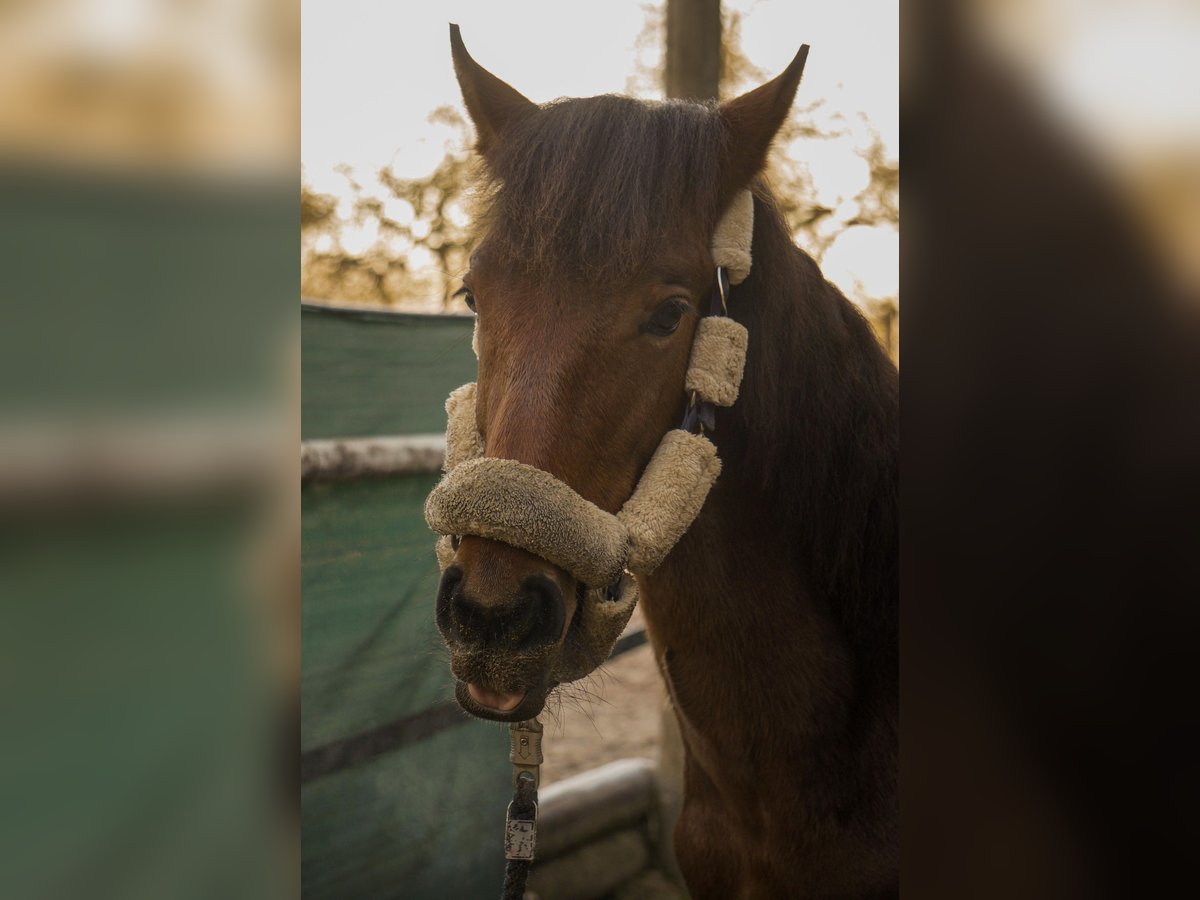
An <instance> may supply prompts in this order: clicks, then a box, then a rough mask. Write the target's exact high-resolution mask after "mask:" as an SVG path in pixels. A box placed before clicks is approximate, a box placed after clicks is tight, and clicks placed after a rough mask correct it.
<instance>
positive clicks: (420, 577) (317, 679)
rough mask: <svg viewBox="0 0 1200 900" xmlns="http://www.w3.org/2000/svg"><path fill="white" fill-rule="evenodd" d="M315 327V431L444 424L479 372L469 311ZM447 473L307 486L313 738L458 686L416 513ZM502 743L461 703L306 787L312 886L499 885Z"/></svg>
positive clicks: (493, 888) (311, 427)
mask: <svg viewBox="0 0 1200 900" xmlns="http://www.w3.org/2000/svg"><path fill="white" fill-rule="evenodd" d="M302 322H303V328H304V332H303V346H304V358H303V387H304V401H303V403H304V407H303V408H304V424H303V434H304V436H305V437H306V438H317V437H320V438H330V437H362V436H370V435H381V434H415V433H429V432H437V431H441V430H442V429H443V428H444V427H445V414H444V412H443V410H442V404H443V403H444V401H445V396H446V394H448V393H449V392H450V390H451V389H452V388H454V387H457V386H458V385H460V384H462V383H464V382H466V381H470V380H472V379H473V378H474V376H475V359H474V357H473V356H472V354H471V349H470V342H471V320H470V319H463V318H453V319H446V320H441V319H435V318H432V317H427V316H387V315H367V316H363V315H357V314H353V313H351V314H339V313H332V312H317V311H312V310H306V311H305V313H304V315H303V317H302ZM434 478H435V476H433V475H429V476H419V477H402V478H384V479H367V480H361V481H353V482H337V483H319V482H318V483H314V484H310V485H307V486H305V487H304V489H303V492H302V538H301V541H302V543H301V546H302V551H303V561H302V567H301V572H302V579H303V580H302V587H303V684H302V723H301V749H302V751H305V752H310V751H314V750H317V749H318V748H321V747H324V746H328V745H329V744H331V743H334V742H337V741H344V740H346V739H353V738H354V737H355V736H356V735H357V736H361V735H363V734H364V733H369V732H370V731H371V730H372V729H379V728H382V727H384V726H387V725H389V724H391V723H394V722H396V721H397V720H401V719H404V718H406V717H410V716H413V715H418V714H420V713H422V712H424V711H426V710H428V709H430V708H431V707H433V706H435V705H437V704H439V703H444V702H445V701H447V700H449V699H450V698H451V697H452V696H453V690H452V680H451V678H450V673H449V669H448V666H447V663H446V658H445V654H444V652H443V651H442V645H441V639H440V637H439V636H438V634H437V629H436V627H435V625H434V621H433V598H434V591H435V588H436V585H437V578H438V573H437V564H436V562H435V560H434V556H433V535H432V534H431V533H430V531H429V529H428V527H427V526H426V525H425V521H424V518H423V516H422V512H421V508H422V504H423V502H424V499H425V495H426V494H427V493H428V492H429V489H430V488H431V487H432V486H433V483H434ZM507 752H508V736H507V729H506V728H505V727H503V726H499V725H491V724H488V723H484V722H480V721H477V720H471V719H468V718H467V717H466V716H465V714H464V716H463V719H462V721H461V723H459V724H455V725H453V726H452V727H450V728H448V729H444V730H441V731H439V732H437V733H435V734H432V735H430V736H427V737H423V738H421V739H419V740H416V741H413V742H410V743H407V744H406V745H404V746H401V747H399V748H397V749H394V750H392V751H390V752H388V753H385V754H384V755H381V756H375V757H374V758H371V759H369V761H366V762H362V763H359V764H357V765H352V766H348V767H345V768H342V769H340V770H339V771H336V772H333V773H331V774H326V775H323V776H321V777H318V778H315V779H313V780H310V781H308V782H306V783H305V785H304V787H303V790H302V816H303V840H304V853H303V864H302V876H303V894H304V896H305V897H306V898H310V900H318V898H319V900H325V898H329V900H334V898H336V900H356V898H384V897H396V898H399V897H404V898H415V900H419V898H438V900H443V898H466V900H470V898H474V897H486V898H490V897H493V896H495V895H496V893H497V892H498V890H499V886H500V881H501V878H502V876H503V871H504V861H503V853H502V848H501V841H502V837H503V834H502V832H503V822H504V809H505V806H506V804H507V802H508V800H509V798H510V786H509V779H510V767H509V765H508V758H507Z"/></svg>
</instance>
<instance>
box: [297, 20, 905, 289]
mask: <svg viewBox="0 0 1200 900" xmlns="http://www.w3.org/2000/svg"><path fill="white" fill-rule="evenodd" d="M644 5H645V4H644V0H603V2H601V0H587V2H581V0H514V2H498V0H450V2H445V3H438V4H433V3H401V2H395V0H303V2H302V7H301V9H302V16H303V32H302V38H301V40H302V45H301V60H302V74H301V79H302V81H301V86H302V94H301V96H302V103H303V119H302V126H301V136H302V145H301V159H302V161H303V163H304V171H305V177H306V179H307V180H308V182H309V184H311V185H312V187H313V188H314V189H316V190H318V191H322V192H328V193H333V194H339V195H340V194H344V193H345V179H344V178H343V177H342V176H341V175H339V174H337V173H336V171H335V167H336V166H337V165H338V164H341V163H345V164H348V165H350V166H351V167H353V169H354V170H355V176H356V178H358V179H359V180H360V181H362V182H363V183H364V184H366V185H368V186H370V185H372V184H373V182H374V178H373V174H372V173H374V172H375V171H376V170H378V169H379V168H381V167H383V166H387V165H391V166H392V167H393V168H394V169H395V170H396V171H397V173H398V174H399V175H401V176H402V177H418V176H421V175H424V174H426V173H428V172H429V171H431V170H432V169H433V168H434V166H435V165H436V164H437V162H438V161H439V160H440V159H441V158H442V156H443V154H444V151H445V142H446V141H447V140H452V139H453V138H454V136H453V134H452V132H451V131H450V130H448V129H445V128H442V127H439V126H432V125H430V124H429V122H428V121H427V120H428V116H429V114H430V112H431V111H432V110H433V109H435V108H436V107H438V106H443V105H447V104H449V105H453V106H455V107H456V108H458V109H459V110H460V111H461V110H462V104H461V98H460V95H459V91H458V85H457V83H456V82H455V80H454V72H453V67H452V64H451V60H450V45H449V36H448V23H449V22H457V23H458V24H459V25H460V26H461V27H462V33H463V39H464V41H465V42H466V44H467V48H468V49H469V50H470V51H471V55H472V56H474V57H475V59H476V60H478V61H479V62H480V63H481V64H482V65H483V66H485V67H486V68H488V69H489V70H491V71H492V72H493V73H495V74H496V75H497V76H499V77H500V78H502V79H504V80H505V81H507V82H509V83H510V84H512V85H513V86H514V87H515V88H517V90H519V91H521V92H522V93H523V94H525V95H526V96H527V97H529V98H530V99H531V100H534V101H535V102H545V101H547V100H552V99H554V98H556V97H563V96H591V95H594V94H602V93H623V92H626V90H627V86H628V82H629V79H630V77H631V76H633V75H634V73H635V70H636V67H637V62H638V60H637V56H636V50H635V42H636V40H637V38H638V35H639V33H640V32H641V31H642V30H643V27H644V25H645V22H646V18H647V14H646V11H645V9H644ZM724 6H725V8H726V9H727V10H736V11H739V12H741V13H742V14H743V18H742V31H741V38H742V50H743V52H744V53H745V54H746V56H747V58H748V59H749V60H750V62H751V63H752V64H754V65H756V66H758V67H759V68H761V69H763V70H765V71H766V72H768V73H769V74H770V75H771V76H773V75H775V74H777V73H778V72H780V71H782V70H783V68H784V67H785V66H786V65H787V64H788V63H789V62H790V61H791V59H792V57H793V56H794V55H795V53H796V50H797V49H799V47H800V45H801V44H804V43H807V44H810V45H811V47H812V50H811V52H810V54H809V58H808V64H807V67H806V69H805V74H804V81H803V82H802V84H801V86H800V92H799V95H798V98H797V105H807V104H809V103H811V102H812V101H814V100H816V99H818V98H821V99H824V100H826V102H827V107H828V109H829V110H830V111H837V112H841V113H842V114H843V115H845V116H846V118H847V119H851V120H854V119H856V118H857V117H858V116H859V115H860V114H862V115H865V116H866V118H867V119H868V120H869V122H870V127H871V128H873V129H874V130H875V131H877V132H878V133H879V135H880V136H881V138H882V139H883V141H884V143H885V145H886V147H887V149H888V153H889V155H890V156H892V157H893V158H895V157H898V155H899V114H898V109H897V104H898V100H897V93H898V79H899V74H898V68H899V23H898V10H897V4H896V3H895V2H894V0H892V2H881V0H837V2H834V3H830V2H828V0H825V2H822V3H816V2H811V0H725V4H724ZM653 52H654V53H655V54H657V53H660V52H661V48H655V49H654V51H653ZM643 61H644V62H653V61H654V60H653V59H649V58H648V59H645V60H643ZM863 127H865V126H860V128H859V134H858V141H857V143H858V144H860V145H863V144H865V143H866V141H865V139H863V131H862V128H863ZM855 146H856V142H855V140H853V139H847V140H842V141H833V142H821V145H820V146H808V147H805V148H796V150H797V152H798V153H801V154H802V155H801V156H800V157H799V158H802V159H804V160H805V161H806V162H807V163H808V164H809V168H810V171H811V173H812V175H813V178H814V181H815V182H816V186H817V188H818V191H819V196H820V199H821V200H822V202H828V201H832V202H833V203H834V205H836V204H837V203H838V202H839V201H840V200H841V199H844V198H848V197H851V196H853V194H854V193H856V192H857V191H858V190H860V189H861V188H862V187H863V186H865V184H866V165H865V163H864V162H863V161H862V160H861V159H860V158H859V157H858V156H856V155H855V153H854V149H855ZM859 230H860V231H861V230H862V229H859ZM874 230H878V229H874ZM886 231H887V232H889V233H888V234H877V235H863V234H858V235H851V236H850V240H849V241H848V243H847V247H845V248H840V249H839V248H838V247H837V246H836V245H835V247H834V248H833V249H831V251H830V252H831V255H832V258H831V259H830V260H829V263H830V264H831V265H834V266H837V267H840V268H845V267H846V266H847V265H851V267H852V268H854V269H855V271H854V272H853V273H851V272H849V271H848V270H847V271H846V272H840V271H839V272H833V271H827V273H826V274H827V275H828V276H829V277H830V278H832V279H833V280H834V281H836V282H838V283H839V284H841V285H842V287H843V288H844V289H846V290H848V291H849V290H850V289H852V287H853V284H851V283H849V281H850V280H854V281H857V283H858V284H859V285H864V286H866V285H869V286H870V293H871V294H872V295H873V296H880V297H882V296H894V295H895V294H896V292H897V288H898V269H899V251H898V236H897V235H896V234H895V230H894V229H890V228H889V229H886ZM858 248H862V252H856V251H857V249H858ZM833 250H839V252H838V253H834V252H833ZM839 258H846V259H848V260H852V261H853V262H852V264H850V263H846V262H841V263H839V262H838V260H839ZM826 268H827V270H828V269H829V268H830V266H829V265H827V267H826Z"/></svg>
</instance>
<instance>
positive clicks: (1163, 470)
mask: <svg viewBox="0 0 1200 900" xmlns="http://www.w3.org/2000/svg"><path fill="white" fill-rule="evenodd" d="M1098 6H1099V5H1098ZM1162 6H1164V5H1163V4H1160V5H1158V6H1156V7H1155V9H1153V10H1150V9H1142V8H1139V6H1138V5H1137V4H1132V3H1116V4H1107V5H1104V8H1103V9H1100V8H1096V9H1094V10H1093V9H1090V8H1089V9H1082V8H1071V7H1068V6H1067V5H1065V4H1046V3H1019V4H1011V5H1009V6H1008V7H1005V5H1003V4H984V3H976V4H950V3H942V2H931V0H926V2H921V3H915V2H913V3H908V4H906V5H905V7H904V9H903V17H904V18H903V22H902V35H903V37H902V44H903V59H904V71H903V76H902V114H903V123H904V124H903V131H904V134H903V141H904V175H903V182H902V191H903V193H904V204H905V210H906V212H905V226H904V231H903V235H904V236H903V246H904V257H905V258H904V265H903V269H902V271H903V282H904V283H903V293H904V295H905V297H906V301H905V321H904V327H905V363H904V371H903V377H902V396H903V408H904V415H903V419H902V432H903V438H902V441H901V446H902V448H903V451H902V452H903V473H904V474H903V502H902V510H903V519H904V522H903V531H902V535H903V550H902V571H903V573H904V574H903V595H902V596H903V609H904V612H903V623H904V626H903V627H904V638H903V640H904V650H903V660H904V663H903V666H904V679H903V682H904V734H903V740H902V748H903V751H902V752H903V757H904V760H903V764H902V772H903V782H904V795H905V799H904V803H903V809H904V835H905V876H904V884H905V889H906V892H908V893H910V894H911V895H912V896H918V897H923V898H924V897H956V898H961V897H1023V898H1039V897H1046V898H1050V897H1054V898H1069V897H1090V898H1095V897H1107V896H1113V897H1123V896H1129V897H1146V896H1162V895H1165V894H1167V893H1168V892H1170V891H1171V890H1172V888H1174V887H1175V886H1176V885H1177V884H1180V883H1186V881H1185V880H1183V879H1186V878H1187V873H1186V872H1185V869H1186V868H1188V867H1190V860H1191V858H1192V855H1193V854H1192V850H1193V848H1194V846H1195V844H1194V840H1193V839H1194V836H1195V832H1196V824H1195V821H1196V820H1195V817H1194V815H1193V809H1194V804H1195V802H1196V799H1197V797H1196V787H1197V769H1196V758H1197V754H1196V750H1197V748H1196V741H1195V738H1194V737H1193V736H1192V735H1193V733H1194V729H1193V728H1191V723H1190V721H1189V718H1190V712H1189V711H1190V710H1191V709H1192V708H1193V707H1194V705H1195V703H1194V694H1193V691H1192V683H1193V681H1194V679H1193V678H1192V677H1190V675H1191V673H1190V671H1189V670H1190V669H1191V662H1192V657H1193V655H1194V654H1192V653H1191V652H1190V651H1191V649H1192V644H1194V641H1195V637H1194V635H1195V634H1196V629H1197V626H1198V625H1200V615H1198V610H1197V607H1196V598H1197V596H1200V593H1198V591H1197V586H1196V585H1197V577H1196V564H1197V559H1200V552H1198V551H1200V541H1198V533H1197V525H1198V522H1200V519H1198V517H1197V514H1196V510H1197V509H1198V508H1200V465H1198V462H1200V400H1198V398H1200V342H1198V340H1197V337H1198V335H1200V331H1198V321H1197V316H1198V311H1200V303H1198V293H1200V292H1198V290H1197V288H1198V281H1197V279H1196V269H1195V262H1196V259H1197V258H1198V257H1197V256H1196V254H1195V249H1196V248H1197V246H1200V244H1198V243H1197V238H1198V237H1200V229H1198V228H1197V225H1198V223H1200V204H1198V203H1197V197H1198V193H1197V191H1196V190H1195V185H1196V184H1197V182H1198V180H1200V153H1198V152H1197V151H1198V150H1200V147H1197V146H1196V135H1197V132H1196V130H1195V123H1194V122H1188V121H1184V120H1183V119H1182V118H1181V119H1180V120H1179V121H1178V122H1177V123H1175V124H1177V125H1178V128H1176V129H1174V130H1173V131H1172V129H1171V128H1166V129H1164V131H1163V132H1162V134H1161V135H1151V134H1150V133H1148V132H1147V133H1144V134H1141V135H1131V134H1129V132H1131V131H1132V130H1133V129H1136V128H1138V127H1142V125H1141V123H1140V122H1139V121H1134V120H1132V119H1130V120H1129V121H1126V120H1124V119H1123V118H1122V116H1125V115H1132V113H1130V111H1129V110H1130V107H1128V106H1126V107H1121V106H1119V105H1118V104H1117V103H1115V102H1113V103H1107V102H1106V98H1105V97H1103V96H1102V97H1094V96H1091V95H1090V94H1089V93H1088V90H1087V89H1086V87H1087V86H1088V85H1093V84H1094V85H1096V90H1102V89H1104V87H1105V86H1106V85H1108V84H1111V83H1113V79H1114V77H1119V78H1121V79H1124V80H1125V81H1126V82H1127V84H1126V93H1129V91H1137V92H1142V93H1143V95H1144V96H1145V98H1146V102H1147V103H1151V102H1152V101H1153V100H1154V97H1155V94H1156V92H1161V91H1164V90H1168V91H1169V90H1178V91H1187V90H1190V91H1191V92H1192V96H1194V93H1195V92H1194V90H1193V89H1192V88H1191V87H1187V88H1185V87H1184V84H1182V83H1180V84H1175V85H1167V84H1162V83H1159V82H1157V81H1156V79H1155V78H1154V77H1153V74H1152V72H1151V71H1150V70H1148V69H1147V68H1146V67H1145V66H1144V63H1145V61H1146V60H1147V59H1152V58H1153V57H1154V56H1155V55H1156V54H1162V53H1170V52H1173V51H1174V50H1177V49H1178V47H1179V45H1180V43H1181V42H1180V41H1179V40H1176V39H1175V38H1174V37H1173V35H1172V34H1171V33H1170V32H1169V31H1167V30H1163V29H1159V30H1155V29H1154V28H1145V27H1140V26H1141V24H1142V18H1141V17H1142V14H1143V13H1144V14H1145V15H1146V16H1150V14H1151V13H1152V12H1154V13H1156V14H1157V13H1161V12H1162V9H1161V8H1160V7H1162ZM1165 6H1167V7H1171V8H1172V9H1173V10H1174V12H1175V13H1177V14H1178V15H1177V18H1176V19H1171V18H1170V17H1167V18H1165V19H1164V18H1161V17H1160V19H1161V21H1173V22H1175V23H1176V24H1175V26H1174V27H1175V28H1178V29H1189V28H1190V29H1192V31H1191V32H1190V33H1192V34H1197V33H1200V28H1198V19H1197V15H1196V10H1195V8H1194V6H1192V7H1185V6H1184V5H1183V4H1174V5H1172V4H1165ZM1002 7H1004V8H1002ZM1119 16H1124V18H1123V19H1120V18H1119ZM1114 17H1118V18H1117V19H1114ZM1113 21H1119V22H1124V23H1126V25H1125V31H1126V33H1127V34H1128V35H1129V36H1130V37H1129V39H1128V40H1127V41H1126V42H1125V46H1124V49H1123V51H1120V52H1114V53H1113V54H1112V55H1111V56H1110V57H1108V58H1104V57H1097V58H1096V60H1095V63H1096V64H1097V65H1099V68H1097V69H1096V70H1095V71H1093V70H1090V69H1087V68H1086V67H1085V68H1082V69H1079V70H1078V71H1072V70H1068V71H1067V74H1068V75H1071V76H1072V78H1073V79H1074V80H1073V81H1072V80H1071V78H1068V79H1066V81H1067V82H1068V83H1070V84H1073V86H1074V89H1073V91H1065V90H1063V89H1062V86H1063V83H1064V82H1063V81H1061V80H1057V79H1056V76H1055V73H1056V72H1057V71H1060V70H1061V69H1062V67H1063V66H1066V65H1069V64H1071V61H1072V60H1074V59H1076V58H1077V56H1078V50H1079V48H1080V47H1081V46H1083V47H1087V46H1091V44H1089V43H1088V42H1089V41H1091V42H1093V43H1094V40H1093V38H1094V35H1095V33H1096V31H1097V29H1101V28H1110V29H1111V28H1112V27H1113V25H1112V23H1113ZM1155 21H1159V19H1156V20H1155ZM1138 41H1141V42H1146V41H1149V42H1150V45H1149V46H1145V45H1143V43H1139V42H1138ZM1192 46H1194V42H1193V44H1192ZM1192 57H1194V54H1192ZM1177 62H1179V64H1180V66H1183V67H1185V68H1187V67H1190V69H1191V70H1192V71H1194V69H1195V66H1194V65H1193V64H1192V63H1190V62H1189V61H1188V60H1187V59H1181V60H1177ZM1104 65H1107V66H1110V67H1111V69H1112V72H1106V71H1104V69H1103V67H1104ZM1157 68H1158V69H1161V67H1157ZM1093 76H1096V77H1095V78H1094V80H1089V79H1092V78H1093ZM1194 83H1195V82H1192V84H1194ZM1171 124H1172V123H1171V122H1170V121H1169V120H1168V121H1167V125H1168V126H1169V125H1171ZM1131 136H1134V137H1143V138H1146V140H1140V141H1129V140H1126V139H1127V138H1129V137H1131ZM1151 137H1153V138H1154V139H1153V140H1151V139H1149V138H1151ZM1164 197H1165V198H1166V199H1165V200H1164ZM1188 247H1190V248H1191V250H1190V252H1183V249H1182V248H1188Z"/></svg>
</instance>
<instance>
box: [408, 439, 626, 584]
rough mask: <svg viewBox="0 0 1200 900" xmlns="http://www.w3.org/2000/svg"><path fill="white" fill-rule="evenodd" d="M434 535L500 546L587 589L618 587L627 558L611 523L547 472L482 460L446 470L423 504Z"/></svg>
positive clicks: (620, 532)
mask: <svg viewBox="0 0 1200 900" xmlns="http://www.w3.org/2000/svg"><path fill="white" fill-rule="evenodd" d="M425 520H426V521H427V522H428V523H429V527H430V528H432V529H433V530H434V531H436V532H438V533H439V534H474V535H478V536H479V537H485V538H491V539H492V540H497V541H503V542H504V543H506V544H511V545H512V546H514V547H520V548H521V549H522V550H527V551H529V552H530V553H532V554H534V555H535V556H540V557H541V558H542V559H545V560H548V561H549V562H552V563H554V565H556V566H558V567H560V568H562V569H565V570H566V571H568V572H570V573H571V574H572V575H574V576H575V578H577V579H578V580H579V581H581V582H583V583H584V584H586V585H588V586H597V587H603V586H606V585H610V584H612V583H613V582H614V581H616V580H617V579H618V578H619V577H620V575H621V572H622V571H623V570H624V568H625V559H626V557H627V556H628V555H629V548H628V537H627V535H626V532H625V528H624V526H622V524H621V523H620V522H619V521H618V520H617V517H616V516H614V515H612V514H611V513H607V512H605V511H604V510H602V509H600V507H598V506H596V504H594V503H591V502H590V501H588V500H585V499H584V498H583V497H581V496H580V495H579V494H577V493H576V492H575V491H574V490H572V489H571V488H570V487H569V486H568V485H567V484H565V483H564V482H562V481H559V480H558V479H557V478H555V477H554V476H553V475H551V474H550V473H548V472H543V471H542V470H541V469H536V468H534V467H533V466H527V465H525V464H524V463H519V462H517V461H516V460H511V459H495V458H492V457H481V458H478V459H470V460H467V461H465V462H462V463H459V464H458V465H457V466H455V467H454V468H453V469H451V470H450V471H449V472H448V473H447V474H446V475H445V477H443V478H442V480H441V482H440V483H439V484H438V486H437V487H435V488H434V489H433V491H432V493H430V495H429V497H428V498H427V499H426V501H425Z"/></svg>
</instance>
